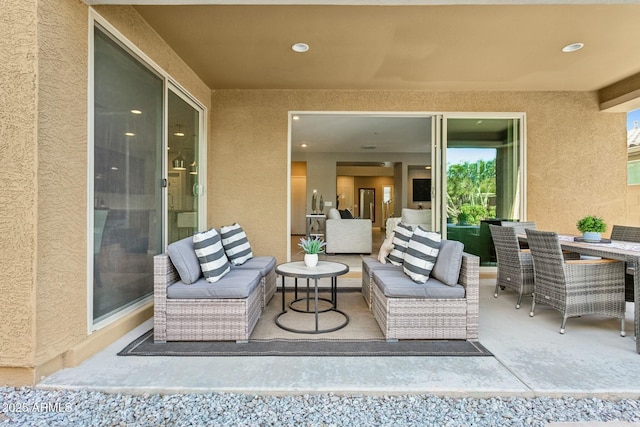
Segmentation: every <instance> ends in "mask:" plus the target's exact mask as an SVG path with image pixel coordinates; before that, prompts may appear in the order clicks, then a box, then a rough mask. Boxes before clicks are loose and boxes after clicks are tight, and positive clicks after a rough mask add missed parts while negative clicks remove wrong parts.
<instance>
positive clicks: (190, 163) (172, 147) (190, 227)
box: [167, 88, 202, 243]
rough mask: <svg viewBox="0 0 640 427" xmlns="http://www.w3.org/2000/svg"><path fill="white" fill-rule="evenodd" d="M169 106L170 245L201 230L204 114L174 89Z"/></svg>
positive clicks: (168, 181)
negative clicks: (199, 210)
mask: <svg viewBox="0 0 640 427" xmlns="http://www.w3.org/2000/svg"><path fill="white" fill-rule="evenodd" d="M170 89H171V88H170ZM167 107H168V123H167V137H168V141H169V146H168V150H167V153H168V156H167V177H168V178H167V205H168V206H167V207H168V218H167V228H168V242H167V243H171V242H175V241H176V240H180V239H182V238H184V237H187V236H191V235H193V233H194V232H195V231H196V230H197V229H198V205H199V194H200V192H199V189H200V184H199V182H200V181H199V179H200V172H201V168H200V156H199V153H200V135H201V127H202V114H201V110H200V109H199V108H198V107H197V106H196V105H194V104H193V102H191V100H190V99H189V98H188V97H187V96H186V95H184V94H182V93H180V92H178V91H176V90H173V89H171V90H169V97H168V103H167Z"/></svg>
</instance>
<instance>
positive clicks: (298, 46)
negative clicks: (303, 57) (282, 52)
mask: <svg viewBox="0 0 640 427" xmlns="http://www.w3.org/2000/svg"><path fill="white" fill-rule="evenodd" d="M291 50H293V51H294V52H298V53H304V52H306V51H308V50H309V45H308V44H306V43H295V44H294V45H293V46H291Z"/></svg>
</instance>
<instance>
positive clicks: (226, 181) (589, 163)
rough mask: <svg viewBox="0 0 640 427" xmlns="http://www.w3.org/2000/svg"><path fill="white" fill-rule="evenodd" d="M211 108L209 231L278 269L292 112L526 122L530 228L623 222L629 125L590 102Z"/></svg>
mask: <svg viewBox="0 0 640 427" xmlns="http://www.w3.org/2000/svg"><path fill="white" fill-rule="evenodd" d="M212 99H213V101H212V104H213V105H212V115H211V128H212V129H211V131H212V140H211V143H210V146H209V147H210V148H209V190H210V192H209V197H210V199H209V211H208V213H209V218H208V219H209V223H210V224H211V225H215V226H218V225H221V224H226V223H231V222H233V221H238V222H239V223H240V224H242V225H243V227H245V228H246V229H247V233H248V234H249V236H250V237H251V241H252V246H253V247H255V248H256V251H257V252H259V253H271V254H273V255H275V256H277V258H278V261H279V262H282V261H284V260H286V257H287V253H286V243H287V239H288V237H287V231H286V230H287V155H288V151H287V150H288V145H287V125H288V122H287V120H288V117H287V113H288V111H426V112H457V111H471V112H473V111H476V112H524V113H526V114H527V144H528V145H527V161H528V174H527V181H528V182H527V185H528V187H527V188H528V191H527V200H528V209H527V217H528V219H530V220H535V221H537V223H538V226H539V228H541V229H550V230H557V231H559V232H565V233H571V232H573V233H575V232H576V230H575V222H576V220H577V219H578V218H580V217H581V216H584V215H585V214H589V213H593V214H597V215H600V216H602V217H604V218H605V220H606V221H607V222H608V223H609V224H614V223H624V221H625V214H626V203H627V202H626V191H627V190H626V188H627V186H626V166H625V165H626V163H625V162H626V130H625V126H626V125H625V123H626V122H625V120H626V115H625V114H623V113H604V112H600V111H599V105H598V97H597V94H596V93H594V92H588V93H582V92H537V93H527V92H417V91H303V90H222V91H214V92H213V94H212ZM247 166H251V167H247ZM240 177H241V178H240Z"/></svg>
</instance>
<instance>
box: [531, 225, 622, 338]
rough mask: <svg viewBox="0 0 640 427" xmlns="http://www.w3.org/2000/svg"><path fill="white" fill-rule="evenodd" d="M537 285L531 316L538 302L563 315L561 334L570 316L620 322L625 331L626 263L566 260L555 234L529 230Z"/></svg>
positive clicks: (608, 260) (598, 260) (599, 260)
mask: <svg viewBox="0 0 640 427" xmlns="http://www.w3.org/2000/svg"><path fill="white" fill-rule="evenodd" d="M525 232H526V234H527V240H528V242H529V248H530V249H531V256H532V258H533V271H534V276H535V286H534V291H533V303H532V304H531V313H529V315H530V316H531V317H533V313H534V310H535V306H536V303H542V304H548V305H550V306H551V307H552V308H554V309H556V310H558V311H560V313H562V316H563V319H562V325H561V326H560V333H561V334H564V332H565V325H566V323H567V319H568V318H569V317H576V316H582V315H584V314H600V315H605V316H611V317H616V318H618V319H620V335H621V336H625V332H624V312H625V301H624V263H623V262H620V261H615V260H610V259H594V260H565V259H564V258H563V255H562V249H561V247H560V241H559V240H558V235H557V234H556V233H555V232H553V231H538V230H525Z"/></svg>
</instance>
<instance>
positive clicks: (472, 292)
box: [459, 252, 480, 341]
mask: <svg viewBox="0 0 640 427" xmlns="http://www.w3.org/2000/svg"><path fill="white" fill-rule="evenodd" d="M459 281H460V284H461V285H462V286H464V289H465V298H466V300H467V340H469V341H477V340H478V322H479V305H480V258H479V257H478V256H476V255H472V254H468V253H466V252H463V253H462V265H461V267H460V279H459Z"/></svg>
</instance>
